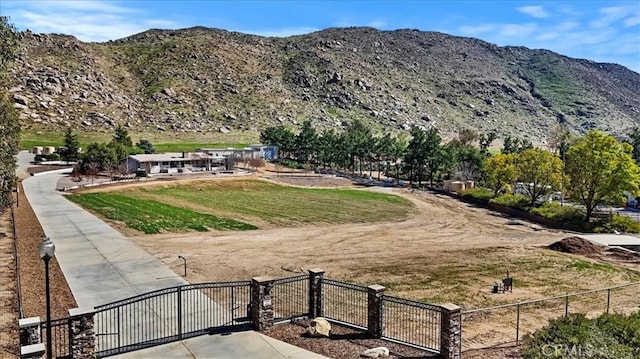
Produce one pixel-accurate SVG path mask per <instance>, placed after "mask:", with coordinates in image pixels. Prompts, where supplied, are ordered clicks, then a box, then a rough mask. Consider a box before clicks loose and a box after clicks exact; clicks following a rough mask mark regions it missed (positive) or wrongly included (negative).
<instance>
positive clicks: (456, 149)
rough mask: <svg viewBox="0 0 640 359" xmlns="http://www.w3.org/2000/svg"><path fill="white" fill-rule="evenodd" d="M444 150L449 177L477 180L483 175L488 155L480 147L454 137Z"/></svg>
mask: <svg viewBox="0 0 640 359" xmlns="http://www.w3.org/2000/svg"><path fill="white" fill-rule="evenodd" d="M444 152H445V157H444V158H445V163H446V165H445V169H446V171H447V172H448V173H449V174H448V177H449V178H453V179H459V180H474V181H475V180H478V179H480V178H481V177H482V171H483V161H484V159H485V157H486V156H485V155H484V154H483V152H481V151H480V150H479V149H477V148H475V147H473V146H469V145H464V144H462V143H461V142H460V141H458V140H457V139H454V140H451V141H449V143H447V144H446V145H445V146H444Z"/></svg>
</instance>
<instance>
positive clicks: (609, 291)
mask: <svg viewBox="0 0 640 359" xmlns="http://www.w3.org/2000/svg"><path fill="white" fill-rule="evenodd" d="M609 304H611V288H608V289H607V314H609Z"/></svg>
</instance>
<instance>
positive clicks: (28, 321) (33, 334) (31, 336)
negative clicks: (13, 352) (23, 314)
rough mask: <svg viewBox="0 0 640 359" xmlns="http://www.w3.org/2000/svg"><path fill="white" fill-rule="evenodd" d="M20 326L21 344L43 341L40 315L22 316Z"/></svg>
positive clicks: (19, 321)
mask: <svg viewBox="0 0 640 359" xmlns="http://www.w3.org/2000/svg"><path fill="white" fill-rule="evenodd" d="M18 326H19V327H20V345H32V344H38V343H42V338H41V337H40V317H30V318H22V319H20V320H18Z"/></svg>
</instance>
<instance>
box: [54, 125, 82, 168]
mask: <svg viewBox="0 0 640 359" xmlns="http://www.w3.org/2000/svg"><path fill="white" fill-rule="evenodd" d="M79 151H80V142H79V141H78V135H77V134H75V133H73V130H72V129H71V127H67V131H66V132H65V133H64V145H63V146H62V148H61V149H60V150H58V152H59V153H60V158H62V160H63V161H65V162H67V163H68V162H75V161H77V160H78V158H79V157H80V153H79Z"/></svg>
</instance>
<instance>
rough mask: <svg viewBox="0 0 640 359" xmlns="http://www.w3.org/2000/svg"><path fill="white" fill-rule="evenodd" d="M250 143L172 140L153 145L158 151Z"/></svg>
mask: <svg viewBox="0 0 640 359" xmlns="http://www.w3.org/2000/svg"><path fill="white" fill-rule="evenodd" d="M248 145H249V144H248V143H200V142H172V143H157V144H154V145H153V147H154V148H155V149H156V152H193V151H195V150H196V149H198V148H229V147H231V148H244V147H247V146H248Z"/></svg>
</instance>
